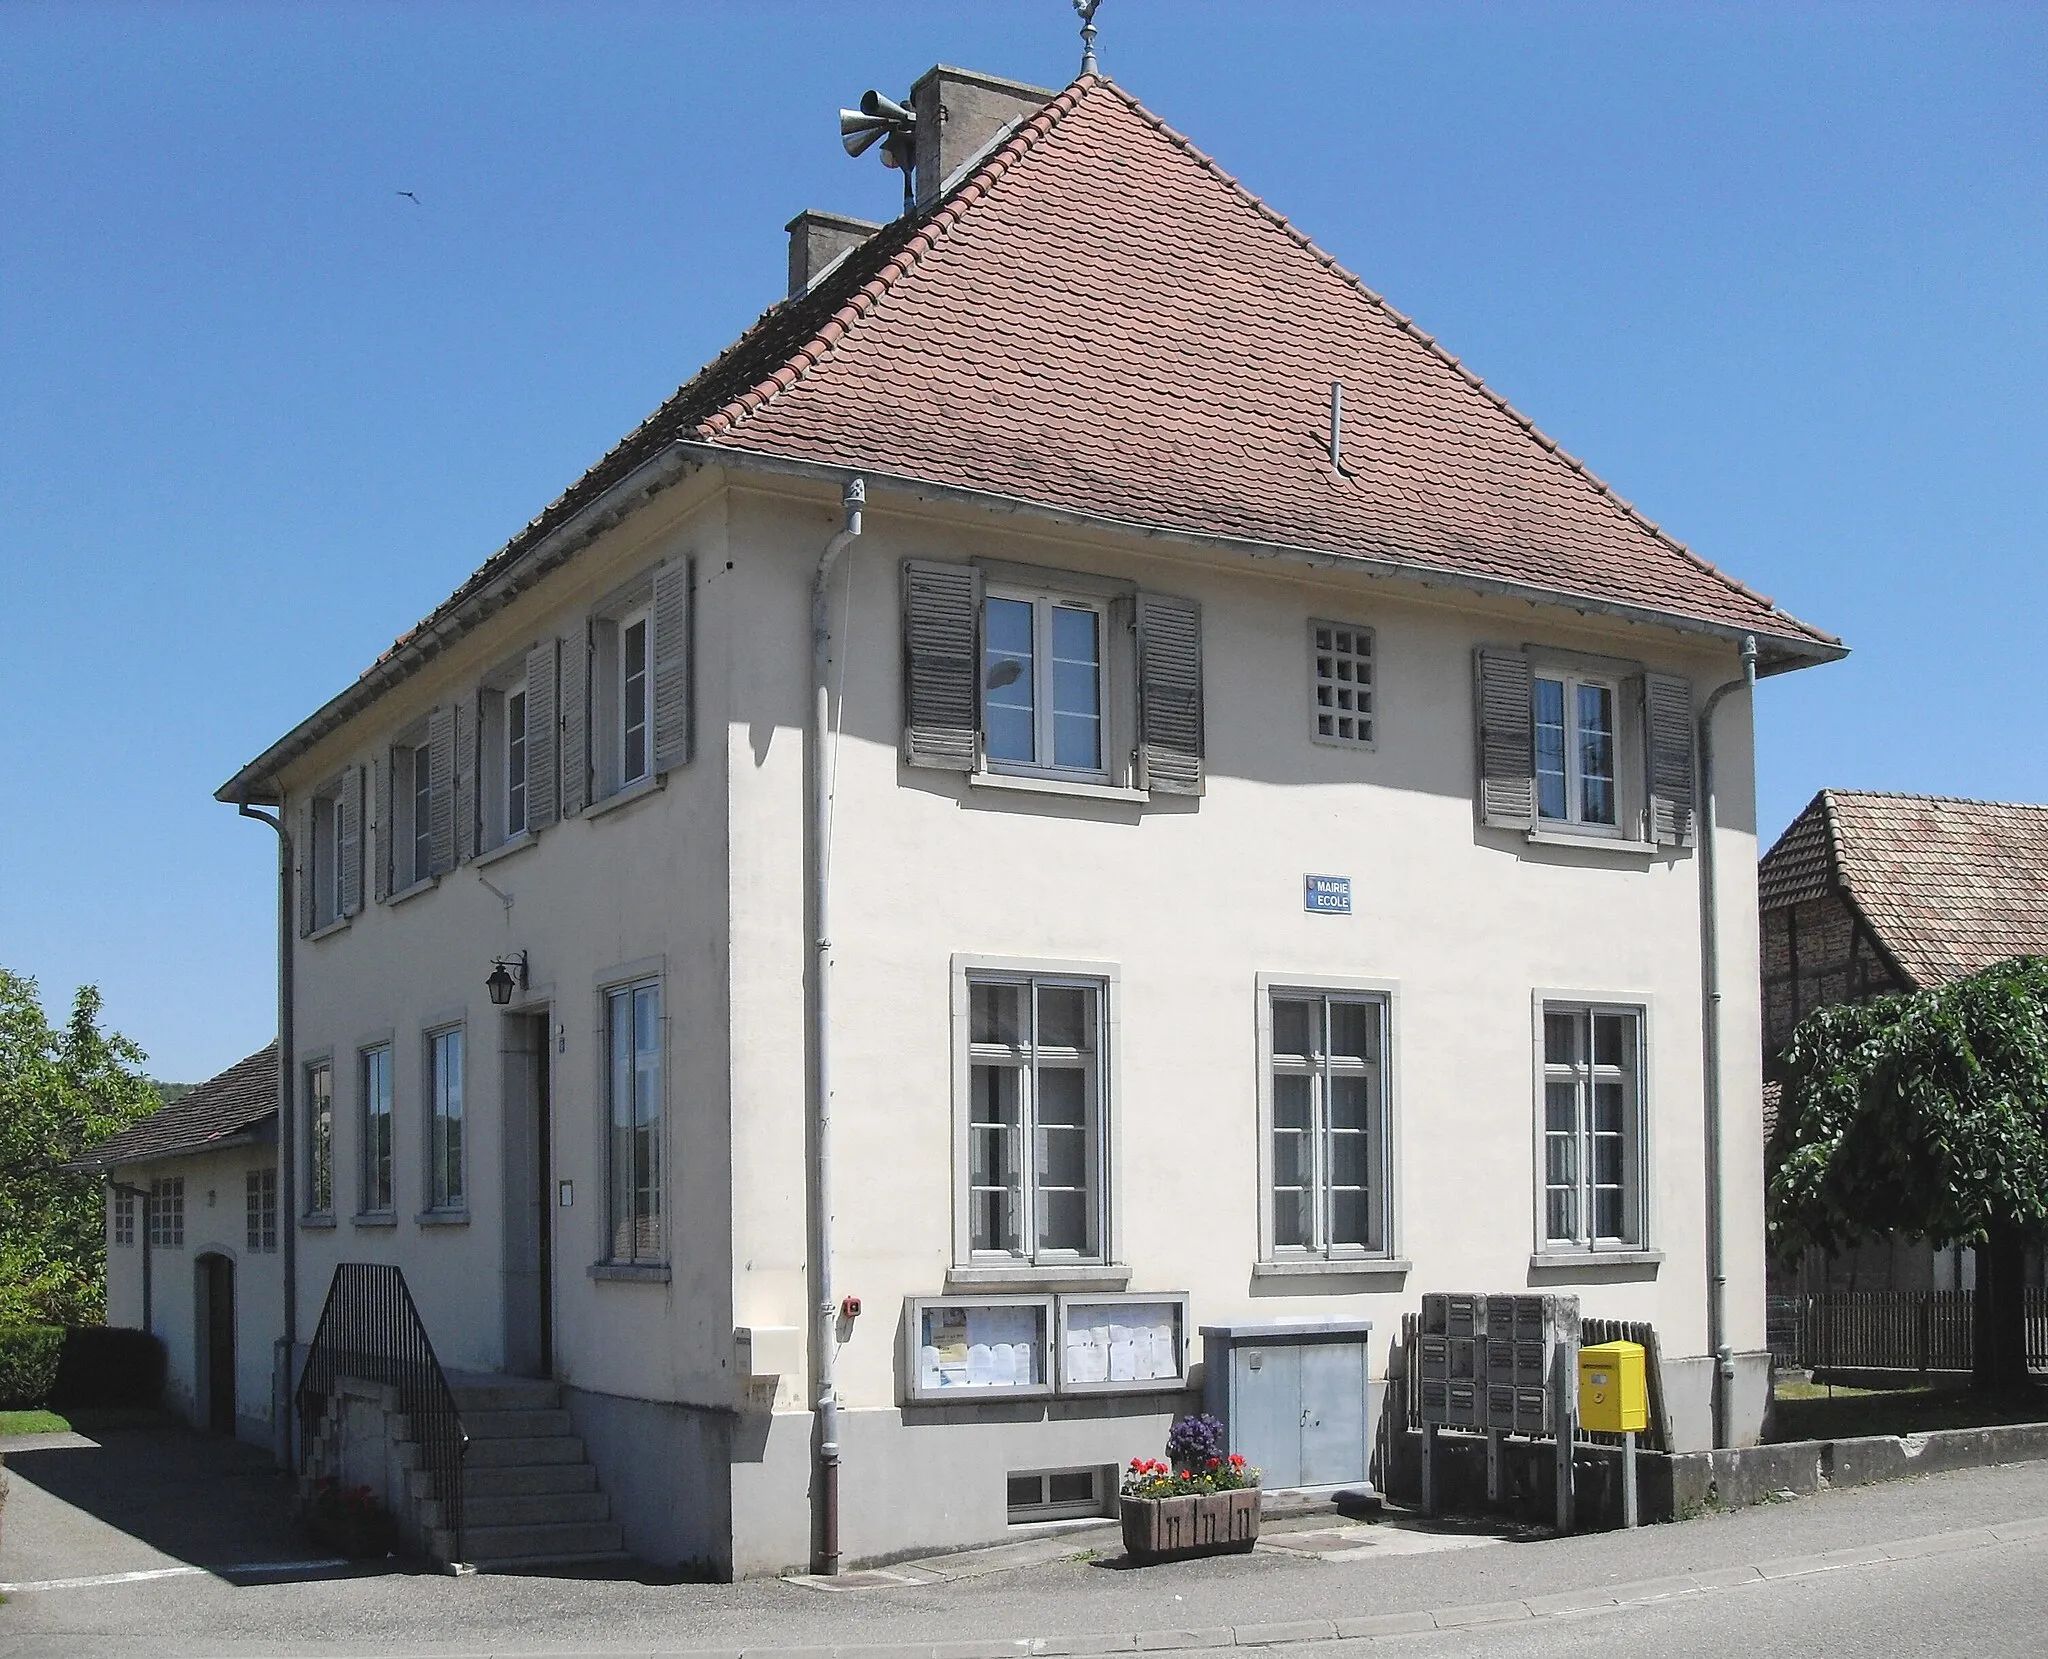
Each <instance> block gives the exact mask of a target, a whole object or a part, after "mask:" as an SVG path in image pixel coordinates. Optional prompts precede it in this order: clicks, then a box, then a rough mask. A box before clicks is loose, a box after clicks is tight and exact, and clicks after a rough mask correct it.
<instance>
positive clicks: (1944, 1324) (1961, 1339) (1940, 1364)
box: [1765, 1285, 2048, 1371]
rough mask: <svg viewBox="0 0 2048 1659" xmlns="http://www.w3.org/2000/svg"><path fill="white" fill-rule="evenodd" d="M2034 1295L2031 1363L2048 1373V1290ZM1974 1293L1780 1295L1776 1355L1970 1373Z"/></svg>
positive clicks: (1811, 1362)
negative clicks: (1972, 1294)
mask: <svg viewBox="0 0 2048 1659" xmlns="http://www.w3.org/2000/svg"><path fill="white" fill-rule="evenodd" d="M2025 1296H2026V1326H2027V1335H2026V1344H2027V1364H2028V1365H2029V1366H2030V1367H2031V1368H2033V1369H2034V1370H2037V1371H2039V1370H2048V1288H2043V1287H2041V1286H2038V1285H2036V1286H2030V1287H2029V1288H2028V1289H2027V1291H2026V1292H2025ZM1971 1304H1972V1296H1971V1293H1970V1292H1969V1291H1967V1290H1830V1291H1822V1292H1821V1293H1819V1294H1818V1295H1814V1296H1773V1297H1772V1298H1771V1299H1770V1301H1769V1303H1768V1304H1767V1306H1766V1308H1765V1326H1766V1330H1767V1333H1768V1335H1769V1339H1770V1346H1771V1354H1772V1357H1773V1358H1774V1359H1775V1360H1776V1361H1777V1363H1778V1364H1779V1365H1782V1366H1798V1367H1801V1368H1806V1369H1812V1370H1871V1371H1967V1370H1969V1369H1970V1364H1971V1358H1972V1354H1973V1351H1974V1345H1973V1342H1972V1333H1973V1329H1974V1327H1973V1315H1972V1311H1971Z"/></svg>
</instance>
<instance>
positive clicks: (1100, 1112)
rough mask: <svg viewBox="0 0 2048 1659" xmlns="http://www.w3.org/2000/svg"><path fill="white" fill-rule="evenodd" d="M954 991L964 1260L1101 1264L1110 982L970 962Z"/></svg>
mask: <svg viewBox="0 0 2048 1659" xmlns="http://www.w3.org/2000/svg"><path fill="white" fill-rule="evenodd" d="M961 990H962V991H963V992H964V997H963V998H962V999H961V1000H962V1001H963V1002H964V1007H962V1008H960V1009H959V1011H958V1014H956V1018H961V1019H962V1023H963V1025H964V1030H963V1031H962V1032H961V1037H962V1038H963V1039H964V1043H963V1051H962V1053H961V1054H960V1056H959V1063H960V1066H961V1068H962V1075H961V1099H962V1101H963V1107H964V1109H963V1112H962V1122H961V1124H960V1128H959V1135H960V1137H961V1141H962V1149H963V1153H964V1156H963V1158H962V1160H961V1165H962V1168H961V1189H960V1193H959V1198H958V1203H959V1207H960V1211H961V1216H962V1225H961V1226H960V1228H959V1234H960V1240H961V1245H962V1247H963V1248H964V1253H965V1258H966V1262H967V1263H968V1264H969V1265H972V1264H974V1263H993V1262H1014V1263H1031V1264H1038V1265H1053V1264H1058V1263H1066V1262H1071V1263H1082V1262H1103V1261H1106V1260H1107V1259H1108V1253H1109V1252H1108V1234H1109V1214H1108V1209H1109V1204H1108V1190H1109V1188H1108V1179H1107V1175H1108V1163H1109V1147H1108V1138H1107V1134H1106V1122H1107V1107H1106V1097H1107V1093H1108V1087H1107V1085H1108V1076H1107V1065H1106V1061H1107V1049H1108V1045H1109V1029H1110V1023H1109V1021H1110V1011H1109V994H1110V985H1109V981H1108V980H1107V979H1106V978H1098V977H1095V976H1092V975H1081V974H1069V973H1062V972H1056V971H1046V972H1038V971H1016V972H1012V971H1004V970H999V969H993V968H984V967H969V968H967V969H965V971H964V975H963V978H962V981H961Z"/></svg>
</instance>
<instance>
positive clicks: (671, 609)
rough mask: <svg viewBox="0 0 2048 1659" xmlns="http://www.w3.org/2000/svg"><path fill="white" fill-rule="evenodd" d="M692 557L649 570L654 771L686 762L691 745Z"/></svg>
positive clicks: (693, 715)
mask: <svg viewBox="0 0 2048 1659" xmlns="http://www.w3.org/2000/svg"><path fill="white" fill-rule="evenodd" d="M696 609H697V561H696V560H695V559H682V560H677V561H672V562H671V563H668V564H665V565H663V566H662V567H661V568H660V569H659V570H657V571H656V572H655V573H654V607H653V610H654V621H653V626H652V632H653V634H654V640H653V645H652V649H651V650H650V651H649V653H648V655H649V656H650V657H651V658H652V659H653V663H654V770H655V771H657V772H667V771H669V770H671V769H672V768H674V767H677V766H687V765H689V763H690V760H691V757H692V754H693V752H694V750H695V747H696V745H695V741H694V739H695V737H696V708H695V706H694V703H695V698H694V687H693V686H692V684H691V679H692V673H693V670H694V667H695V664H694V663H693V661H692V659H693V658H694V657H695V655H696V651H695V644H696V641H695V637H694V636H695V633H696Z"/></svg>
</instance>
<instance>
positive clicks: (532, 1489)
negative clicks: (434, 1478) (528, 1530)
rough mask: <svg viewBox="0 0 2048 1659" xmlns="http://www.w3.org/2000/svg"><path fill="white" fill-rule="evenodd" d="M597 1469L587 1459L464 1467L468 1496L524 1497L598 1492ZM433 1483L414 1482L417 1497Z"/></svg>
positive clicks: (413, 1490) (464, 1491)
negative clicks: (537, 1494)
mask: <svg viewBox="0 0 2048 1659" xmlns="http://www.w3.org/2000/svg"><path fill="white" fill-rule="evenodd" d="M596 1490H597V1471H596V1469H594V1468H592V1467H591V1466H590V1465H589V1464H588V1463H529V1464H514V1465H511V1466H510V1467H507V1468H499V1469H493V1468H488V1467H480V1466H477V1465H471V1466H470V1467H469V1468H467V1469H465V1470H464V1471H463V1475H462V1492H463V1496H464V1497H466V1498H523V1497H528V1496H531V1495H533V1494H535V1493H540V1492H595V1491H596ZM431 1491H432V1488H431V1486H421V1485H415V1486H414V1487H413V1488H412V1493H413V1496H414V1497H420V1498H424V1497H427V1496H428V1495H429V1494H430V1493H431Z"/></svg>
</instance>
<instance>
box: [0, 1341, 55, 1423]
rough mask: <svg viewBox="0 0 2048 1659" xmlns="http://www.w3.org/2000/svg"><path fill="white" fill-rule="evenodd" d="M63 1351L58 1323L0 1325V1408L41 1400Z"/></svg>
mask: <svg viewBox="0 0 2048 1659" xmlns="http://www.w3.org/2000/svg"><path fill="white" fill-rule="evenodd" d="M63 1351H64V1327H63V1326H61V1325H0V1411H23V1410H26V1409H28V1408H29V1407H31V1406H39V1405H43V1404H45V1403H46V1402H47V1401H48V1400H49V1398H50V1385H51V1384H52V1383H54V1382H55V1381H56V1380H57V1357H58V1355H59V1354H61V1353H62V1352H63Z"/></svg>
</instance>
